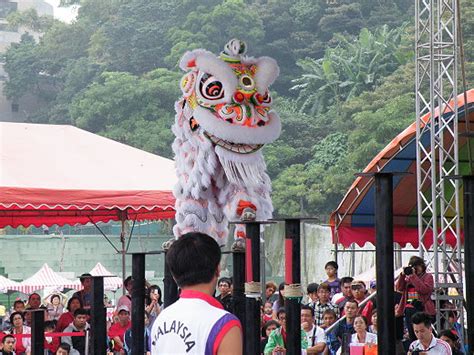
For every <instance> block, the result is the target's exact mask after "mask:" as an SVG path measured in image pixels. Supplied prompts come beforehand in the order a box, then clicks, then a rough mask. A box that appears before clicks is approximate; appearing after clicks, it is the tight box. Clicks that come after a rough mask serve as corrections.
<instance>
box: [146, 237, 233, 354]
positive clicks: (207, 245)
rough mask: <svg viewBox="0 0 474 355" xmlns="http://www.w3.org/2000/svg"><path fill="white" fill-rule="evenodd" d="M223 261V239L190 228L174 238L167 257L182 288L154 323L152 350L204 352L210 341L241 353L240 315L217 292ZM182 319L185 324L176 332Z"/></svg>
mask: <svg viewBox="0 0 474 355" xmlns="http://www.w3.org/2000/svg"><path fill="white" fill-rule="evenodd" d="M220 261H221V249H220V247H219V244H217V242H216V241H215V240H214V239H213V238H211V237H210V236H208V235H206V234H203V233H197V232H191V233H186V234H184V235H182V236H181V237H179V238H178V239H177V240H176V241H174V242H173V244H171V247H170V248H169V250H168V252H167V253H166V262H167V264H168V265H169V268H170V271H171V275H172V276H173V278H174V279H175V281H176V284H177V285H178V287H179V288H180V289H181V294H180V298H179V299H178V300H177V301H176V302H175V303H173V304H172V305H171V306H169V307H167V308H165V309H164V310H163V311H161V313H160V315H159V316H158V318H157V319H156V320H155V323H154V324H153V328H152V332H151V342H152V343H151V352H152V353H153V354H170V353H173V354H176V353H179V354H184V353H191V352H192V353H193V354H204V353H206V352H207V351H206V349H207V348H208V347H210V349H212V350H211V351H212V352H213V353H214V354H216V355H222V354H226V355H237V354H239V355H240V354H242V326H241V324H240V321H239V320H238V319H237V317H236V316H234V315H233V314H231V313H229V312H227V311H226V310H224V309H223V307H222V305H221V304H220V302H218V301H217V300H216V299H215V298H214V297H212V296H213V294H214V292H215V289H216V285H217V280H218V278H219V273H220ZM172 322H176V324H177V326H176V331H175V332H173V331H172V330H171V331H170V330H169V329H170V328H169V326H170V324H171V323H172ZM179 324H185V328H183V330H182V331H181V333H180V336H177V331H178V329H179V328H178V327H179ZM167 330H168V331H167ZM183 332H184V333H185V334H186V335H182V334H183ZM190 337H191V338H190Z"/></svg>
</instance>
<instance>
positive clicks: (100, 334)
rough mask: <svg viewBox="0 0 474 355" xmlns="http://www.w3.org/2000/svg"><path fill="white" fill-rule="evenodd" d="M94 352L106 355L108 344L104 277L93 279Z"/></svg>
mask: <svg viewBox="0 0 474 355" xmlns="http://www.w3.org/2000/svg"><path fill="white" fill-rule="evenodd" d="M90 324H91V333H92V335H91V336H92V350H93V352H92V353H93V354H94V355H105V352H106V350H107V349H106V347H107V343H106V340H105V339H107V324H106V309H105V305H104V277H103V276H93V277H92V305H91V319H90Z"/></svg>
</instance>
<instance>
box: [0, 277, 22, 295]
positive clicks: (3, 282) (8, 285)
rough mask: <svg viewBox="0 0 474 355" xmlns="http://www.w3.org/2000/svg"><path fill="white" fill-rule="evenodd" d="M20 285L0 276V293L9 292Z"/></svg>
mask: <svg viewBox="0 0 474 355" xmlns="http://www.w3.org/2000/svg"><path fill="white" fill-rule="evenodd" d="M19 285H20V283H19V282H16V281H12V280H10V279H7V278H6V277H5V276H1V275H0V292H3V293H6V292H8V291H10V290H16V287H18V286H19Z"/></svg>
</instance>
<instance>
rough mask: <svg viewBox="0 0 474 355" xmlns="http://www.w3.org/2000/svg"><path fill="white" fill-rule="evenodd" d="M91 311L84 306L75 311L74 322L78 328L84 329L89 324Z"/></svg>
mask: <svg viewBox="0 0 474 355" xmlns="http://www.w3.org/2000/svg"><path fill="white" fill-rule="evenodd" d="M88 315H89V312H88V311H87V310H86V309H84V308H79V309H76V310H75V311H74V320H73V324H74V327H76V328H77V329H78V330H83V329H85V328H86V325H87V316H88Z"/></svg>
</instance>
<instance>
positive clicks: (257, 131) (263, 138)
mask: <svg viewBox="0 0 474 355" xmlns="http://www.w3.org/2000/svg"><path fill="white" fill-rule="evenodd" d="M268 117H269V121H268V124H267V125H265V126H263V127H252V128H251V127H246V126H236V125H233V126H231V125H230V124H229V123H227V122H225V121H222V120H220V119H219V118H217V117H215V116H214V115H213V114H212V113H211V112H210V111H209V110H207V109H205V108H202V107H196V109H195V110H194V118H196V120H197V121H198V122H199V124H200V125H201V127H202V128H203V129H204V130H205V131H206V132H208V133H210V134H212V135H214V136H216V137H218V138H221V139H224V140H226V141H229V142H232V143H242V144H267V143H271V142H273V141H274V140H276V139H277V138H278V137H279V136H280V132H281V122H280V117H279V116H278V114H277V113H276V112H275V111H270V112H269V113H268Z"/></svg>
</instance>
